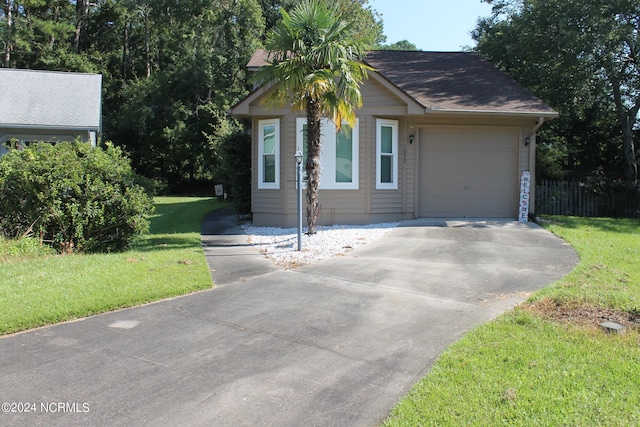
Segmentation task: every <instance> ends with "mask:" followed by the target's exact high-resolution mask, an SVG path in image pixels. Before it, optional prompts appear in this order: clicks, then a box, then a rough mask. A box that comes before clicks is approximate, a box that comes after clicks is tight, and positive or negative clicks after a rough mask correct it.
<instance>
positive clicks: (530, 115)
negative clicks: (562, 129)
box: [424, 107, 560, 120]
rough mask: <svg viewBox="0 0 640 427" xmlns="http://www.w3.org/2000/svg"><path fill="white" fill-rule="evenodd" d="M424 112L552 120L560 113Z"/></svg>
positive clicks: (433, 110)
mask: <svg viewBox="0 0 640 427" xmlns="http://www.w3.org/2000/svg"><path fill="white" fill-rule="evenodd" d="M424 113H425V114H437V115H441V114H442V115H454V114H455V115H461V114H463V115H473V116H493V117H495V116H502V117H521V118H539V117H544V118H545V120H552V119H555V118H556V117H558V116H559V115H560V114H559V113H558V112H556V111H504V110H464V109H455V110H451V109H433V108H428V107H427V108H425V110H424Z"/></svg>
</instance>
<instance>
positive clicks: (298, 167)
mask: <svg viewBox="0 0 640 427" xmlns="http://www.w3.org/2000/svg"><path fill="white" fill-rule="evenodd" d="M295 156H296V178H297V188H298V250H299V251H301V250H302V158H303V157H304V155H303V154H302V152H301V151H300V150H298V151H296V154H295Z"/></svg>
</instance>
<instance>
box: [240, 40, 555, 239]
mask: <svg viewBox="0 0 640 427" xmlns="http://www.w3.org/2000/svg"><path fill="white" fill-rule="evenodd" d="M365 62H366V63H368V64H369V65H371V66H372V67H374V68H375V69H376V71H375V72H371V73H370V74H369V79H368V80H366V81H365V82H364V83H363V85H362V86H361V92H362V98H363V106H362V108H360V109H358V110H357V112H356V115H357V118H358V119H357V125H356V126H355V127H354V128H353V129H351V128H349V127H348V126H344V127H343V129H345V131H344V132H341V133H340V134H338V135H337V134H336V131H335V128H334V126H333V124H331V123H330V122H324V123H323V128H322V135H323V136H322V144H323V151H322V156H321V164H322V176H321V185H320V190H319V201H320V204H321V205H322V211H321V214H320V216H319V218H318V222H319V224H366V223H377V222H384V221H397V220H404V219H414V218H419V217H478V218H514V219H515V218H516V217H517V216H518V207H519V201H520V199H519V190H520V177H521V174H522V172H523V171H530V173H531V195H532V196H533V194H535V192H534V188H533V183H534V182H535V173H534V172H535V171H534V169H535V145H536V143H535V141H536V131H537V129H538V128H539V127H540V126H541V125H542V124H543V123H544V121H545V120H549V119H552V118H554V117H556V116H557V115H558V114H557V113H556V112H555V111H554V110H553V109H552V108H550V107H549V106H547V105H545V104H544V103H543V102H542V101H541V100H540V99H538V98H536V97H535V96H533V95H532V94H531V93H530V92H529V91H528V90H526V89H525V88H523V87H522V86H521V85H519V84H518V83H516V82H515V81H513V80H512V79H511V78H510V77H508V76H507V75H506V74H504V73H503V72H502V71H500V70H499V69H497V68H496V67H494V66H493V65H492V64H490V63H489V62H488V61H486V60H485V59H483V58H482V57H481V56H480V55H479V54H478V53H472V52H455V53H451V52H418V51H411V52H409V51H373V52H370V53H369V54H368V55H367V57H366V58H365ZM265 64H266V52H265V51H264V50H259V51H257V52H256V53H255V54H254V56H253V58H252V59H251V61H250V62H249V64H248V68H249V70H256V69H258V68H259V67H261V66H264V65H265ZM268 91H269V89H268V88H257V89H256V90H254V91H253V92H252V93H251V94H250V95H249V96H247V97H246V98H245V99H244V100H242V101H241V102H239V103H238V104H237V105H235V106H234V107H233V108H232V110H231V113H232V114H233V115H234V116H236V117H238V118H240V119H243V120H245V121H247V122H249V123H250V124H251V128H252V131H251V132H252V133H251V135H252V140H253V144H252V153H251V154H252V155H251V157H252V160H251V162H252V163H251V166H252V168H251V169H252V173H251V182H252V199H251V203H252V211H253V219H254V223H255V224H256V225H270V226H282V227H293V226H294V225H295V224H297V222H296V218H297V205H296V200H297V199H296V197H297V192H296V183H295V179H296V164H295V158H294V154H295V152H296V149H298V148H302V147H303V146H304V144H305V136H304V132H303V129H304V127H305V126H306V119H305V113H304V112H294V111H291V109H290V108H284V109H279V110H272V109H268V108H267V107H265V106H264V105H263V104H262V103H261V101H262V100H263V98H264V96H265V95H266V94H267V93H268ZM534 202H535V201H534V200H533V198H532V199H531V201H530V212H534V204H533V203H534Z"/></svg>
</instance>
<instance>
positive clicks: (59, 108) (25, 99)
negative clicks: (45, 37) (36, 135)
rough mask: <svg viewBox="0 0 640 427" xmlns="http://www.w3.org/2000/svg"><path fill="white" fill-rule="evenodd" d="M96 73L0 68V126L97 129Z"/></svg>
mask: <svg viewBox="0 0 640 427" xmlns="http://www.w3.org/2000/svg"><path fill="white" fill-rule="evenodd" d="M101 91H102V76H101V75H99V74H84V73H64V72H53V71H35V70H18V69H11V68H0V126H5V127H23V128H28V127H33V128H65V129H88V130H98V129H99V128H100V123H101V120H100V116H101V114H102V107H101V103H102V94H101Z"/></svg>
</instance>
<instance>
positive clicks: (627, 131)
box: [609, 77, 640, 185]
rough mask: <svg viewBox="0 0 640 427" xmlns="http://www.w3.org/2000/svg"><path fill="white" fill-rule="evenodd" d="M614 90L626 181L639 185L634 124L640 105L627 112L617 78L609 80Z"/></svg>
mask: <svg viewBox="0 0 640 427" xmlns="http://www.w3.org/2000/svg"><path fill="white" fill-rule="evenodd" d="M609 81H610V82H611V86H612V89H613V98H614V101H615V106H616V113H617V115H618V120H619V121H620V128H621V131H622V158H623V171H624V179H625V180H627V181H629V182H631V183H633V185H637V184H638V163H637V161H636V150H635V144H634V141H633V124H634V123H635V118H636V115H637V114H638V109H640V103H638V104H636V105H635V106H634V108H632V109H631V111H627V109H626V108H625V106H624V102H623V100H622V90H621V87H620V82H619V81H618V80H617V79H615V78H611V77H610V78H609Z"/></svg>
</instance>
